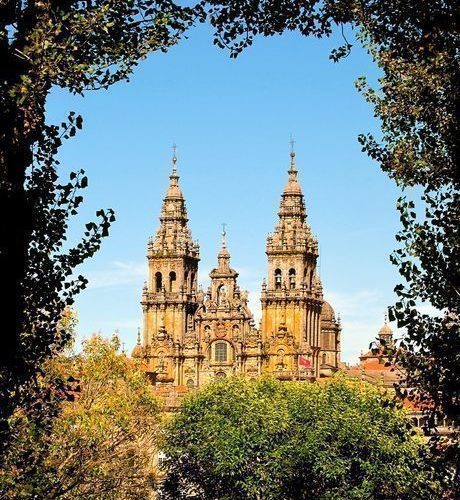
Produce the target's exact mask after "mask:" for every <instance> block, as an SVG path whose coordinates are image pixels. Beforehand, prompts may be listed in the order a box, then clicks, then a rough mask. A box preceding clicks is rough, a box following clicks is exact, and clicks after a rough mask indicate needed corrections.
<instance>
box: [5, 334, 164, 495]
mask: <svg viewBox="0 0 460 500" xmlns="http://www.w3.org/2000/svg"><path fill="white" fill-rule="evenodd" d="M119 347H120V345H119V340H118V339H117V338H116V337H114V338H112V339H111V340H108V339H104V338H102V337H101V336H99V335H93V336H92V337H90V338H89V339H88V340H86V341H85V342H84V344H83V351H82V353H81V354H79V355H74V354H71V355H69V356H64V355H61V356H59V357H56V358H54V359H53V360H51V361H48V362H47V364H46V368H45V375H44V377H43V378H42V379H41V384H43V386H44V387H47V386H48V385H49V384H50V382H49V380H47V379H53V378H56V377H58V378H60V379H67V380H68V379H70V380H73V382H72V386H73V387H72V390H67V399H68V401H66V402H64V403H61V405H62V408H61V412H60V414H59V416H58V417H57V418H56V419H54V420H53V425H52V430H51V432H50V433H46V432H41V431H40V430H38V431H37V427H36V426H35V425H34V422H33V421H32V420H31V419H29V418H28V414H26V413H24V412H23V411H22V409H20V410H17V411H16V413H15V414H14V416H13V418H12V424H13V425H12V427H13V430H14V434H15V436H14V437H15V439H14V443H13V446H12V447H11V448H10V450H9V452H8V453H7V454H6V456H5V458H6V460H5V462H6V466H4V467H3V470H1V471H0V491H2V498H3V497H4V496H6V497H7V498H63V499H66V498H69V499H78V498H82V499H83V498H85V499H86V498H94V499H100V498H101V499H104V498H115V497H116V498H149V495H150V494H151V493H152V491H153V489H154V488H155V486H156V481H157V472H156V467H155V463H154V457H155V453H156V443H157V438H158V433H159V424H160V414H159V409H160V406H159V404H158V402H157V400H156V398H155V396H154V392H153V388H152V386H151V384H150V383H149V381H148V380H147V377H146V376H145V374H144V373H143V371H142V369H141V366H140V365H139V363H138V362H135V361H133V360H131V359H129V358H127V357H126V356H125V355H124V354H120V353H119Z"/></svg>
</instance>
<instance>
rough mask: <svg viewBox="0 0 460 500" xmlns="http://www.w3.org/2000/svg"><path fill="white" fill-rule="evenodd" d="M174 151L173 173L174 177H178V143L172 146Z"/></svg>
mask: <svg viewBox="0 0 460 500" xmlns="http://www.w3.org/2000/svg"><path fill="white" fill-rule="evenodd" d="M172 150H173V156H172V164H173V170H172V173H173V175H177V166H176V165H177V156H176V151H177V145H176V143H175V142H174V141H173V145H172Z"/></svg>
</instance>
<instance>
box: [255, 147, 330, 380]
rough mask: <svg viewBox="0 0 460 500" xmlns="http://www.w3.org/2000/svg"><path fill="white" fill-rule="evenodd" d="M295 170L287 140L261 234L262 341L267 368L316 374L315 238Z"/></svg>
mask: <svg viewBox="0 0 460 500" xmlns="http://www.w3.org/2000/svg"><path fill="white" fill-rule="evenodd" d="M297 174H298V171H297V167H296V163H295V152H294V148H293V141H292V142H291V154H290V167H289V170H288V180H287V184H286V186H285V188H284V191H283V193H282V195H281V203H280V208H279V212H278V223H277V225H276V227H275V230H274V232H273V233H272V234H270V235H269V236H268V238H267V245H266V254H267V258H268V277H267V280H266V281H265V280H264V283H263V285H262V295H261V302H262V324H261V332H262V336H263V340H264V342H265V344H266V345H267V346H268V354H269V357H268V358H269V364H270V366H269V367H268V370H269V371H270V372H272V373H273V374H274V375H275V376H277V377H278V378H280V379H286V380H291V379H308V378H316V377H319V362H318V355H319V345H320V329H321V320H320V316H321V307H322V303H323V290H322V285H321V280H320V278H319V276H318V275H317V273H316V266H317V259H318V242H317V240H316V238H315V237H314V236H313V235H312V233H311V230H310V226H309V225H308V223H307V213H306V208H305V201H304V196H303V193H302V189H301V187H300V185H299V182H298V178H297ZM300 356H301V357H302V358H300V360H301V361H302V363H299V357H300ZM272 365H273V366H272Z"/></svg>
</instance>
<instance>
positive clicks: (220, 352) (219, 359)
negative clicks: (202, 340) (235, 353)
mask: <svg viewBox="0 0 460 500" xmlns="http://www.w3.org/2000/svg"><path fill="white" fill-rule="evenodd" d="M214 361H215V362H216V363H226V362H227V361H228V345H227V342H216V343H215V344H214Z"/></svg>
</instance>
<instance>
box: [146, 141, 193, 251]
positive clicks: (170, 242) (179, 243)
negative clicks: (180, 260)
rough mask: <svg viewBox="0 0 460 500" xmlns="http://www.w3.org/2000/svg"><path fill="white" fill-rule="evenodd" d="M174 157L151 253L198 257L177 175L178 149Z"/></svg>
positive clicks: (150, 246)
mask: <svg viewBox="0 0 460 500" xmlns="http://www.w3.org/2000/svg"><path fill="white" fill-rule="evenodd" d="M173 149H174V153H173V156H172V171H171V175H170V176H169V186H168V190H167V192H166V195H165V197H164V199H163V204H162V207H161V214H160V227H159V228H158V231H157V234H156V236H155V239H154V240H153V241H152V243H151V244H150V245H149V251H151V252H152V253H153V254H155V255H159V254H162V255H165V254H171V255H177V256H183V255H188V256H193V257H198V253H199V248H198V245H197V243H196V242H194V241H193V240H192V235H191V232H190V229H189V228H188V226H187V223H188V217H187V208H186V205H185V199H184V196H183V195H182V191H181V189H180V186H179V175H178V173H177V157H176V147H175V146H174V148H173Z"/></svg>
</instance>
